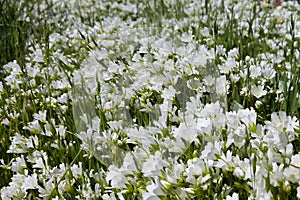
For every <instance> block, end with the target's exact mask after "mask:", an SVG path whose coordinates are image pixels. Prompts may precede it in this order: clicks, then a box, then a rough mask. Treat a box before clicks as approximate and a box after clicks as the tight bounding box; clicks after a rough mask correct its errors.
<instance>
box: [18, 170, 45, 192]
mask: <svg viewBox="0 0 300 200" xmlns="http://www.w3.org/2000/svg"><path fill="white" fill-rule="evenodd" d="M39 187H40V186H39V185H38V177H37V174H32V175H31V176H27V177H26V178H25V179H24V181H23V183H22V186H21V188H22V190H23V191H24V192H27V190H29V189H32V190H33V189H38V188H39Z"/></svg>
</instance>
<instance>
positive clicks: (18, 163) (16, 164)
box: [11, 155, 26, 172]
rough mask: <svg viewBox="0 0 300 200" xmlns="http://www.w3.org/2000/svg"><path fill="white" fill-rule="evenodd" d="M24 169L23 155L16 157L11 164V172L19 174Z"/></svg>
mask: <svg viewBox="0 0 300 200" xmlns="http://www.w3.org/2000/svg"><path fill="white" fill-rule="evenodd" d="M24 168H26V163H25V159H24V155H21V157H17V158H16V159H15V161H13V162H12V163H11V171H13V172H21V170H23V169H24Z"/></svg>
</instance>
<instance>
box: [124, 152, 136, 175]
mask: <svg viewBox="0 0 300 200" xmlns="http://www.w3.org/2000/svg"><path fill="white" fill-rule="evenodd" d="M121 169H122V171H123V172H124V173H127V174H129V173H132V172H133V171H136V170H137V168H136V164H135V161H134V158H133V156H132V155H131V154H130V153H127V154H126V156H125V158H124V161H123V166H122V168H121Z"/></svg>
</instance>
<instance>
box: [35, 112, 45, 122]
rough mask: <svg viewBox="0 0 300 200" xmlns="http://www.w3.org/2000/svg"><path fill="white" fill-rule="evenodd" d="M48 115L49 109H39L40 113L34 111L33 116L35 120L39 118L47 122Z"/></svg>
mask: <svg viewBox="0 0 300 200" xmlns="http://www.w3.org/2000/svg"><path fill="white" fill-rule="evenodd" d="M46 115H47V110H44V111H39V113H34V114H33V118H34V119H35V120H39V121H41V122H45V121H46Z"/></svg>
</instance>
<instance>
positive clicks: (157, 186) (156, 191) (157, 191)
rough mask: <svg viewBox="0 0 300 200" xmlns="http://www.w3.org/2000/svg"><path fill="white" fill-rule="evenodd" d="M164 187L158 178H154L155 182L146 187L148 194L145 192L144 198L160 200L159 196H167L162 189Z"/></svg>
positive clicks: (146, 199)
mask: <svg viewBox="0 0 300 200" xmlns="http://www.w3.org/2000/svg"><path fill="white" fill-rule="evenodd" d="M161 187H162V185H161V183H160V181H159V178H158V177H157V176H155V177H154V182H151V184H150V185H147V186H146V189H147V192H143V194H142V196H143V199H145V200H160V198H159V196H163V195H165V194H164V192H163V190H162V189H161Z"/></svg>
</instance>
